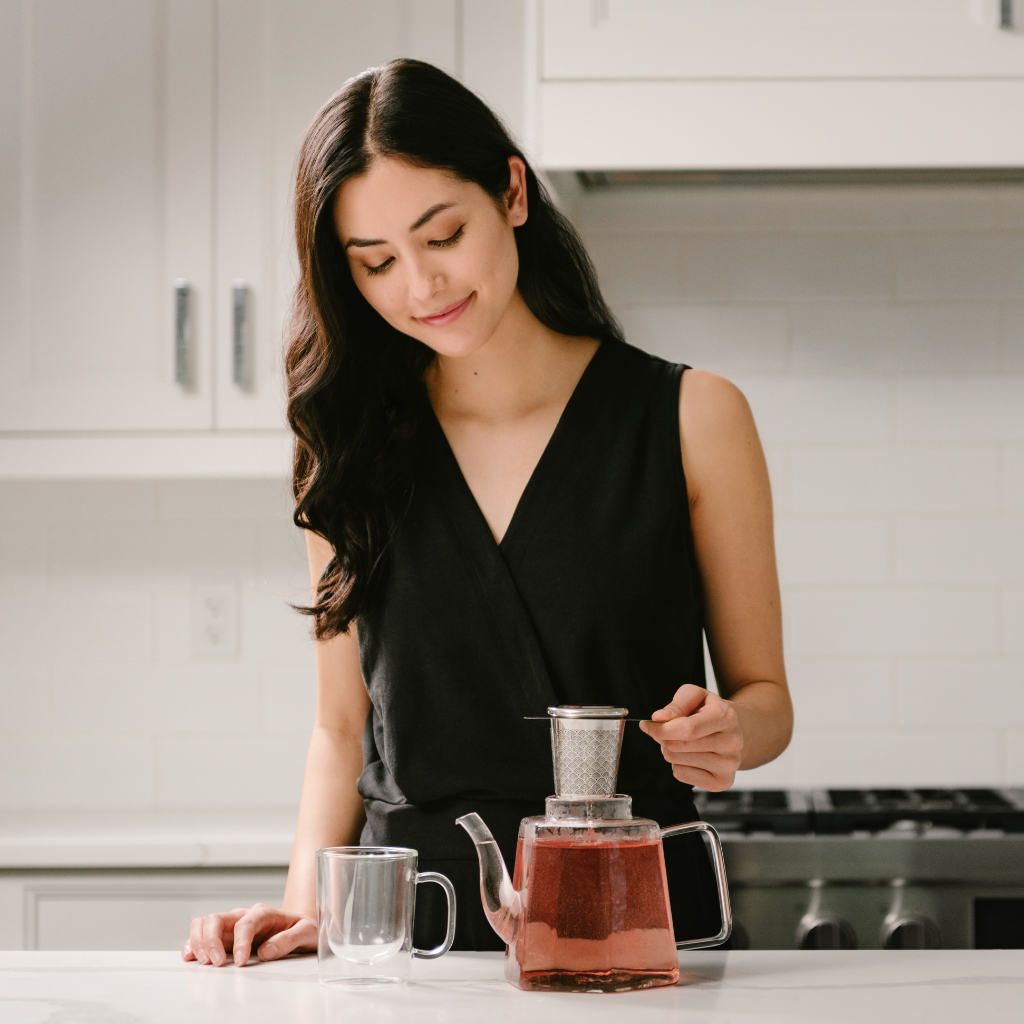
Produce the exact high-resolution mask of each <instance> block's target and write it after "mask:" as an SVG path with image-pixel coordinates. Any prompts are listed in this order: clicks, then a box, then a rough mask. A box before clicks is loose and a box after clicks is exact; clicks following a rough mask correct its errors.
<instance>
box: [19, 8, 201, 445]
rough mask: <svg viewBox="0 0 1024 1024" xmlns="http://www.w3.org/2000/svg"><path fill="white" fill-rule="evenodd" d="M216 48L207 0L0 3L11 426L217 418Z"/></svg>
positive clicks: (189, 423)
mask: <svg viewBox="0 0 1024 1024" xmlns="http://www.w3.org/2000/svg"><path fill="white" fill-rule="evenodd" d="M212 45H213V6H212V3H211V0H175V2H174V3H169V4H168V3H161V2H160V0H2V2H0V430H2V431H15V430H17V431H26V430H28V431H32V430H83V429H84V430H135V429H199V428H209V427H210V426H211V401H210V396H211V380H210V373H209V363H210V359H209V353H210V338H211V332H210V328H209V324H210V310H211V301H212V295H211V251H210V238H211V231H212V224H213V222H212V185H213V181H212V141H213V135H212V128H213V120H212V112H213V92H212V81H213V78H212V76H213V51H212ZM178 279H180V280H183V281H186V282H188V286H189V309H188V317H187V322H184V326H185V328H186V334H185V337H184V342H185V346H184V348H183V350H182V351H181V354H180V358H179V359H178V361H177V363H176V354H175V341H176V338H175V323H176V321H175V318H176V307H175V281H176V280H178ZM176 369H177V370H178V371H179V373H178V375H179V376H181V377H183V378H185V382H184V384H182V383H178V382H176V379H175V378H176Z"/></svg>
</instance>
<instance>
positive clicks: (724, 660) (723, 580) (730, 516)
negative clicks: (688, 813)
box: [642, 370, 793, 790]
mask: <svg viewBox="0 0 1024 1024" xmlns="http://www.w3.org/2000/svg"><path fill="white" fill-rule="evenodd" d="M679 417H680V437H681V439H682V449H683V468H684V471H685V473H686V479H687V489H688V492H689V501H690V519H691V522H692V524H693V540H694V547H695V549H696V554H697V564H698V567H699V569H700V574H701V580H702V582H703V586H704V599H705V622H706V629H707V637H708V649H709V651H710V652H711V661H712V664H713V665H714V669H715V678H716V679H717V681H718V687H719V690H720V692H721V695H722V696H721V697H718V696H716V695H714V694H709V693H707V692H706V691H704V690H702V689H700V688H699V687H695V686H683V687H680V689H679V690H678V692H677V693H676V695H675V697H674V698H673V700H672V703H671V704H669V705H667V706H666V707H665V708H663V709H662V710H661V711H657V712H655V714H654V715H653V716H652V717H653V719H654V722H653V723H652V724H650V725H644V726H642V728H644V730H645V731H646V732H647V733H648V734H649V735H650V736H652V737H653V738H654V739H656V740H657V741H658V742H659V743H661V746H662V751H663V752H664V754H665V758H666V760H668V761H669V762H670V763H671V764H672V768H673V774H674V775H675V776H676V778H678V779H679V780H680V781H682V782H688V783H691V784H693V785H698V786H700V787H701V788H703V789H710V790H720V789H727V788H728V787H729V786H731V785H732V783H733V779H734V777H735V773H736V771H737V769H743V768H756V767H757V766H758V765H761V764H765V763H766V762H768V761H771V760H772V759H774V758H776V757H778V755H779V754H781V753H782V751H783V750H785V749H786V746H787V745H788V743H789V739H790V735H791V734H792V729H793V708H792V704H791V702H790V698H789V690H788V687H787V685H786V669H785V664H784V661H783V656H782V612H781V605H780V600H779V583H778V575H777V573H776V569H775V543H774V535H773V526H772V500H771V488H770V485H769V482H768V470H767V467H766V465H765V461H764V453H763V451H762V449H761V443H760V440H759V439H758V436H757V428H756V427H755V426H754V419H753V416H752V415H751V413H750V407H749V406H748V405H747V402H746V399H745V398H744V397H743V395H742V394H741V392H740V391H739V389H738V388H736V387H735V386H734V385H732V384H730V383H729V382H728V381H727V380H724V379H723V378H721V377H718V376H716V375H715V374H712V373H706V372H703V371H699V370H690V371H688V372H687V373H686V374H685V376H684V385H683V397H682V398H681V400H680V414H679ZM723 698H724V699H723Z"/></svg>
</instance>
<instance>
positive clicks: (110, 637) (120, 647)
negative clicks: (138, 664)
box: [36, 586, 154, 664]
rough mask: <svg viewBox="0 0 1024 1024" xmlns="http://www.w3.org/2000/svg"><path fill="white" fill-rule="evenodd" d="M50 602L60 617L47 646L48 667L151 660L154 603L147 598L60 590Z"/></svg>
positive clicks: (134, 593)
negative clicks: (58, 610) (50, 661)
mask: <svg viewBox="0 0 1024 1024" xmlns="http://www.w3.org/2000/svg"><path fill="white" fill-rule="evenodd" d="M51 601H52V603H53V607H56V608H60V609H62V613H63V614H62V615H61V618H60V626H59V628H58V629H53V630H52V631H51V635H50V636H49V638H48V643H47V646H46V656H47V657H48V658H50V659H51V660H52V662H53V663H61V662H73V663H75V664H83V663H88V662H97V661H98V662H103V661H120V662H125V661H149V660H150V659H151V658H152V657H153V653H154V643H153V632H154V631H153V619H154V615H153V600H152V597H151V596H150V595H149V594H148V593H147V592H145V591H127V590H124V591H107V590H92V589H89V588H86V587H82V586H79V587H74V588H72V587H65V588H59V589H55V591H54V593H53V595H52V597H51ZM37 614H38V612H37ZM38 656H39V651H38V650H37V651H36V657H38Z"/></svg>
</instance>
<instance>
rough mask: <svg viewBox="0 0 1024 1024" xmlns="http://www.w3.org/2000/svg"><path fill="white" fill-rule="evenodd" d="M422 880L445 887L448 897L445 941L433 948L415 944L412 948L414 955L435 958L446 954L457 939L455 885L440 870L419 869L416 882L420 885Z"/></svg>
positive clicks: (421, 957)
mask: <svg viewBox="0 0 1024 1024" xmlns="http://www.w3.org/2000/svg"><path fill="white" fill-rule="evenodd" d="M421 882H434V883H436V884H437V885H439V886H441V888H442V889H444V894H445V896H446V897H447V898H448V934H447V935H445V937H444V942H442V943H441V945H440V946H435V947H434V948H433V949H417V948H416V947H415V946H413V948H412V955H413V956H415V957H418V958H419V959H420V960H434V959H436V958H437V957H439V956H444V954H445V953H447V952H448V950H449V949H451V948H452V943H453V942H454V941H455V886H454V885H452V883H451V882H449V881H448V879H447V878H446V877H445V876H444V875H442V874H441V873H440V872H439V871H417V872H416V884H417V885H419V884H420V883H421Z"/></svg>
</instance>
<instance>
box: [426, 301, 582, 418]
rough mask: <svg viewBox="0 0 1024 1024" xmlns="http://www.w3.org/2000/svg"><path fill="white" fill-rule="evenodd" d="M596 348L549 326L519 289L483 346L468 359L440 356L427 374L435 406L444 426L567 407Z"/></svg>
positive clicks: (520, 416) (428, 388)
mask: <svg viewBox="0 0 1024 1024" xmlns="http://www.w3.org/2000/svg"><path fill="white" fill-rule="evenodd" d="M597 345H598V343H597V342H596V341H593V340H592V339H589V338H573V337H569V336H567V335H564V334H559V333H557V332H556V331H553V330H551V329H550V328H548V327H545V326H544V325H543V324H542V323H541V322H540V321H539V320H538V319H537V318H536V317H535V316H534V315H533V313H531V312H530V310H529V308H528V307H527V305H526V303H525V302H524V301H523V299H522V297H521V296H520V294H519V292H518V291H516V292H515V293H514V295H513V298H512V301H511V302H510V303H509V308H508V310H507V311H506V313H505V315H504V316H503V317H502V319H501V322H500V323H499V324H498V328H497V330H495V332H494V334H492V335H491V337H490V338H489V339H488V341H487V342H486V343H485V344H484V345H482V346H481V347H480V348H479V349H477V350H476V351H475V352H473V353H472V354H471V355H467V356H458V357H453V356H444V355H440V354H439V355H438V356H437V358H436V359H435V360H434V362H433V363H432V364H431V366H430V368H429V370H428V371H427V374H426V383H427V390H428V393H429V395H430V401H431V404H432V405H433V407H434V411H435V412H436V413H437V416H438V418H439V419H441V420H442V422H443V421H444V420H445V419H460V420H476V421H481V420H482V421H486V422H490V423H500V422H503V421H506V422H507V421H510V420H518V419H521V418H523V417H525V416H529V415H530V414H531V413H533V412H535V411H537V410H538V409H539V408H541V407H544V406H546V405H548V404H550V403H551V402H559V401H561V402H562V404H564V401H567V400H568V395H569V394H571V393H572V390H573V388H575V386H576V383H577V381H578V380H579V378H580V375H581V374H582V372H583V370H584V369H585V368H586V365H587V363H588V362H589V361H590V358H591V356H593V354H594V352H595V350H596V349H597Z"/></svg>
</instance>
